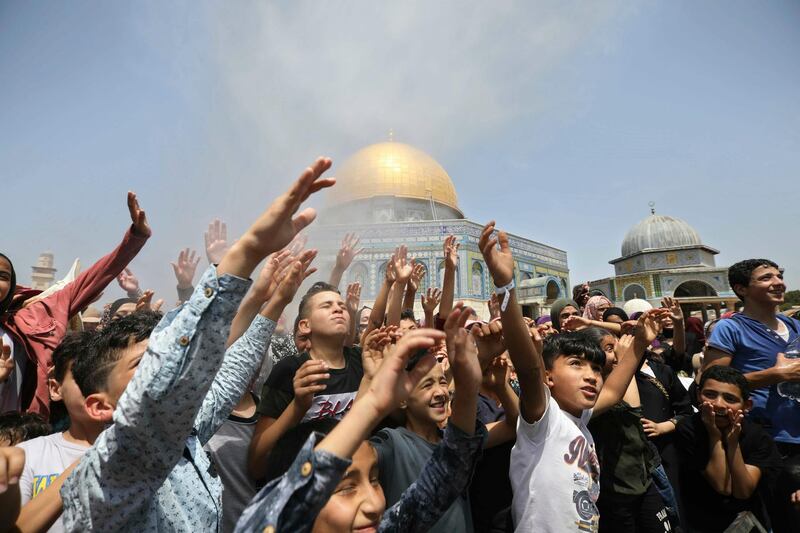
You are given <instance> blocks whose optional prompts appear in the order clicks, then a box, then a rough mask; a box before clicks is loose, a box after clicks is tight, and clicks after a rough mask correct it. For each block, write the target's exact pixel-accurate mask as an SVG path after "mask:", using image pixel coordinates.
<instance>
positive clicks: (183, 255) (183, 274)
mask: <svg viewBox="0 0 800 533" xmlns="http://www.w3.org/2000/svg"><path fill="white" fill-rule="evenodd" d="M199 263H200V256H199V255H197V253H196V252H195V251H194V250H189V248H184V249H183V250H181V251H180V252H178V261H177V262H175V263H170V265H171V266H172V271H173V272H174V273H175V279H176V280H177V282H178V285H177V287H176V289H177V291H178V301H179V302H181V303H183V302H185V301H186V300H188V299H189V298H190V297H191V296H192V291H193V290H194V274H195V272H196V271H197V265H198V264H199Z"/></svg>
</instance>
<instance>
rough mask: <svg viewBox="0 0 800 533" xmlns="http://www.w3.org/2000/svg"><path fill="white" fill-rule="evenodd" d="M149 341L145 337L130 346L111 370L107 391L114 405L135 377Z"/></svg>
mask: <svg viewBox="0 0 800 533" xmlns="http://www.w3.org/2000/svg"><path fill="white" fill-rule="evenodd" d="M147 342H148V339H145V340H143V341H141V342H137V343H135V344H131V345H130V346H128V347H127V348H126V349H125V352H124V353H123V354H122V357H120V358H119V359H118V360H117V362H116V363H115V364H114V368H112V369H111V372H109V374H108V382H107V392H108V396H109V400H110V401H111V402H112V403H113V405H116V404H117V402H118V401H119V399H120V397H121V396H122V393H123V392H125V388H126V387H127V386H128V383H130V381H131V379H133V375H134V374H135V373H136V369H137V368H139V363H140V362H141V360H142V357H144V352H145V351H146V350H147Z"/></svg>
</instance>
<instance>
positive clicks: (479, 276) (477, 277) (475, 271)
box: [472, 261, 486, 298]
mask: <svg viewBox="0 0 800 533" xmlns="http://www.w3.org/2000/svg"><path fill="white" fill-rule="evenodd" d="M485 291H486V287H485V284H484V282H483V267H482V266H481V264H480V262H479V261H475V262H474V263H472V292H473V293H475V294H476V295H478V296H480V297H481V298H483V295H484V293H485Z"/></svg>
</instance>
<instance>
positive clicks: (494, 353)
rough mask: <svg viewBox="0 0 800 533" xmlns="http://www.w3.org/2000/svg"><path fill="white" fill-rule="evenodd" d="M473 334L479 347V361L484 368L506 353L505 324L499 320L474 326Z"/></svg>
mask: <svg viewBox="0 0 800 533" xmlns="http://www.w3.org/2000/svg"><path fill="white" fill-rule="evenodd" d="M471 332H472V336H473V337H475V342H476V344H477V346H478V359H479V360H480V362H481V366H482V367H486V366H487V365H489V364H490V363H491V362H492V361H493V360H494V359H495V358H496V357H498V356H499V355H500V354H502V353H503V352H505V351H506V344H505V341H504V340H503V323H502V322H500V321H499V320H493V321H491V322H488V323H482V324H475V325H474V326H472V329H471Z"/></svg>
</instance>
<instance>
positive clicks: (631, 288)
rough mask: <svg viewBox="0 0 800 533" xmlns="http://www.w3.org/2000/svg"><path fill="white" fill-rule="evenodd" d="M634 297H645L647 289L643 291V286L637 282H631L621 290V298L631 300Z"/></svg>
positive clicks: (643, 298) (642, 298)
mask: <svg viewBox="0 0 800 533" xmlns="http://www.w3.org/2000/svg"><path fill="white" fill-rule="evenodd" d="M634 298H639V299H641V300H646V299H647V291H645V290H644V287H642V286H641V285H639V284H638V283H631V284H630V285H628V286H626V287H625V289H624V290H623V291H622V299H623V300H625V301H626V302H627V301H628V300H633V299H634Z"/></svg>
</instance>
